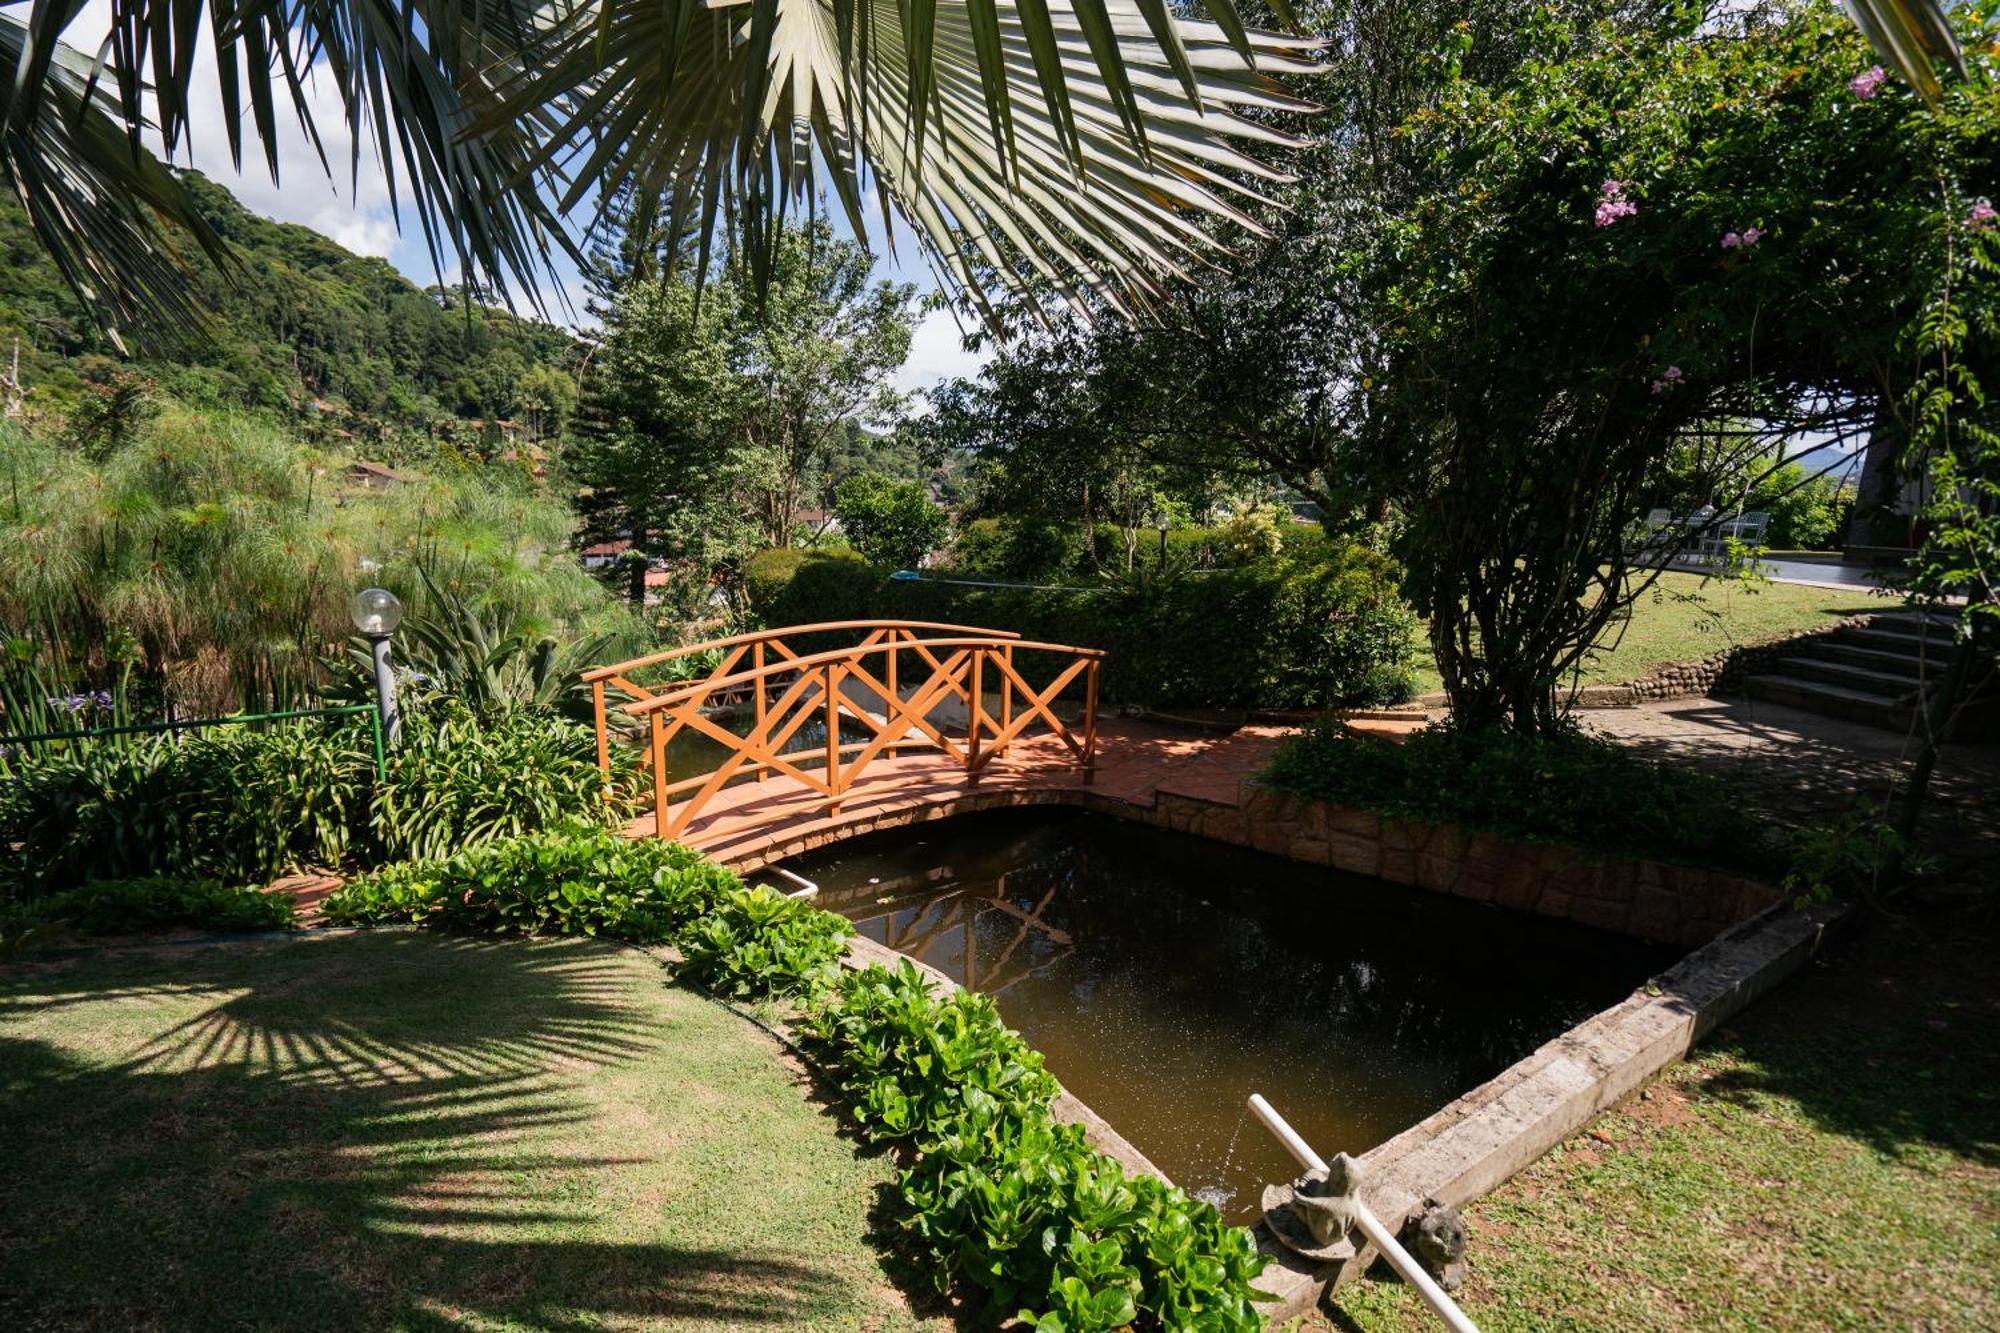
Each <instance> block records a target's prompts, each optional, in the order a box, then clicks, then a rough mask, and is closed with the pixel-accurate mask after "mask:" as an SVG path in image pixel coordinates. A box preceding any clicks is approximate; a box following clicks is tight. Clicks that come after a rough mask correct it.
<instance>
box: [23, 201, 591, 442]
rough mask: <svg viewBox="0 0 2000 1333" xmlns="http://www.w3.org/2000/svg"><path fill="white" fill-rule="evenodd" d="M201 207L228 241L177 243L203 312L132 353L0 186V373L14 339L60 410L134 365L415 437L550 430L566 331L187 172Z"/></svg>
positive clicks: (281, 408)
mask: <svg viewBox="0 0 2000 1333" xmlns="http://www.w3.org/2000/svg"><path fill="white" fill-rule="evenodd" d="M185 179H186V181H187V184H188V186H189V188H190V190H191V191H192V192H193V194H194V196H195V199H196V203H197V207H198V208H199V209H200V211H201V213H202V215H203V216H204V217H205V218H206V219H207V220H208V222H209V224H210V225H211V226H213V227H214V228H215V230H216V232H217V233H218V234H220V235H221V236H222V237H223V238H224V239H225V240H226V241H227V242H228V243H229V245H230V247H231V249H232V251H233V252H234V255H235V257H236V261H237V262H236V263H235V264H233V265H230V266H226V267H223V268H218V267H217V266H216V265H215V264H213V263H211V262H209V261H208V260H207V259H206V258H205V257H204V256H202V255H200V254H199V253H198V252H195V251H194V249H193V247H191V246H189V247H185V248H186V252H187V254H188V266H189V268H190V270H191V275H192V276H191V282H192V283H193V285H194V287H195V291H196V296H197V304H198V305H199V306H200V307H201V308H202V309H204V310H207V311H210V312H212V315H211V318H210V320H209V323H208V327H206V328H204V329H200V330H189V331H184V332H181V333H178V334H172V335H167V336H166V337H165V338H164V339H162V338H160V337H155V338H154V339H153V340H152V341H150V342H149V343H148V344H147V345H145V346H143V347H140V348H137V349H135V352H134V355H132V356H131V357H130V358H126V357H123V356H121V355H120V354H119V352H118V349H117V348H116V347H115V346H114V345H113V344H112V343H111V341H110V340H109V339H107V338H106V337H105V336H104V335H103V334H101V333H100V332H99V331H98V330H97V328H96V326H95V325H94V324H93V322H92V321H91V319H90V318H89V315H88V312H87V311H86V310H85V308H84V307H83V305H82V304H81V303H80V302H79V301H78V300H77V298H76V297H75V296H74V295H73V294H72V293H71V292H70V290H69V289H68V288H67V287H66V286H64V285H63V282H62V280H61V278H60V277H59V276H58V275H57V273H56V269H55V266H54V265H53V264H52V263H50V262H49V260H48V257H47V256H46V255H45V254H44V253H43V252H42V249H41V246H40V245H39V243H38V242H37V241H36V238H35V235H34V233H33V231H32V230H31V229H30V228H29V225H28V220H27V217H26V215H25V214H24V213H23V212H22V210H21V209H20V207H19V206H18V205H17V204H16V203H15V202H14V200H13V198H12V196H11V195H0V374H5V373H6V370H7V367H8V366H9V365H10V364H11V358H12V356H13V354H14V349H15V347H16V344H17V342H18V348H19V356H20V378H21V383H22V385H23V387H24V388H25V389H26V392H27V404H28V407H29V409H30V410H31V411H36V410H40V411H44V412H50V413H55V412H61V411H63V410H65V409H66V408H67V407H68V405H69V404H70V403H72V402H73V401H74V400H75V399H76V398H77V396H78V395H79V394H81V393H82V392H84V391H85V388H86V386H88V385H91V384H97V385H104V384H107V383H109V382H111V381H113V380H115V379H118V378H119V377H120V376H121V375H129V374H137V375H141V376H143V377H145V378H146V379H148V380H150V381H152V382H153V384H154V386H155V387H156V390H157V391H159V392H163V393H165V394H167V395H170V396H172V397H174V398H177V399H180V400H182V401H184V402H187V403H189V404H191V405H194V406H197V407H208V408H244V409H248V410H251V411H253V412H257V413H259V414H264V415H269V416H272V417H275V418H278V419H281V420H285V421H289V422H294V423H298V424H301V425H304V426H310V427H311V428H313V429H323V430H332V431H336V432H338V433H340V434H343V435H349V436H353V437H356V438H358V439H361V440H365V441H370V442H376V443H379V444H380V445H382V446H383V448H382V450H381V451H382V452H384V453H387V454H390V455H408V454H411V453H422V452H423V451H424V450H425V448H426V447H427V446H428V445H429V444H430V442H431V441H432V440H433V439H434V438H439V437H442V438H454V437H457V438H463V437H464V435H465V433H466V429H465V426H466V423H468V422H474V421H476V422H479V423H480V425H481V428H482V429H485V430H488V431H489V433H490V429H491V428H488V427H486V426H485V423H486V422H489V421H494V420H496V419H499V420H505V421H507V422H509V423H510V426H509V429H508V430H507V431H506V434H507V435H508V436H509V437H512V436H514V435H516V434H517V431H516V430H515V429H514V428H513V427H512V423H514V422H519V423H520V429H519V432H518V433H520V434H525V435H527V436H529V437H531V438H532V437H538V436H541V435H544V434H554V433H555V432H556V430H558V429H559V428H560V426H561V424H562V423H563V421H564V420H566V419H567V416H568V412H569V411H570V409H571V408H572V407H573V405H574V402H575V378H574V376H575V366H576V364H577V362H578V360H579V355H580V347H579V344H578V342H577V340H576V339H575V337H574V336H572V335H571V334H570V333H569V332H568V331H566V330H564V329H561V328H557V327H556V326H554V325H551V324H546V323H542V322H540V321H537V320H534V319H528V318H523V317H521V316H518V315H515V314H513V313H511V312H509V311H507V310H504V309H500V308H497V307H494V306H490V305H487V304H484V303H482V302H480V301H478V300H473V301H470V302H468V301H467V300H466V299H465V293H464V292H463V291H461V290H458V289H445V288H437V287H433V288H430V289H428V290H426V289H423V288H420V287H418V286H417V285H416V284H415V283H413V282H411V281H410V280H409V279H408V278H405V277H404V276H403V275H402V274H400V273H398V272H397V271H396V269H395V268H394V267H393V266H391V265H390V264H389V262H388V261H387V260H385V259H379V258H374V257H371V256H364V255H357V254H354V253H353V252H351V251H349V250H346V249H344V248H343V247H341V246H339V245H336V244H335V243H334V242H332V241H330V240H328V239H327V238H326V237H324V236H322V235H320V234H319V233H318V232H315V231H313V230H312V229H311V228H308V227H301V226H297V225H295V224H292V223H285V222H273V221H271V220H270V219H268V218H263V217H259V216H257V215H256V214H254V213H251V212H250V211H248V210H247V209H245V208H244V207H243V206H242V205H241V204H239V203H237V202H236V200H235V198H234V197H233V196H232V195H231V194H230V193H229V191H227V190H226V189H224V188H223V187H222V186H220V185H217V184H215V183H214V182H213V181H210V180H208V179H206V178H205V177H203V176H201V175H199V174H198V173H193V172H190V173H187V175H186V177H185Z"/></svg>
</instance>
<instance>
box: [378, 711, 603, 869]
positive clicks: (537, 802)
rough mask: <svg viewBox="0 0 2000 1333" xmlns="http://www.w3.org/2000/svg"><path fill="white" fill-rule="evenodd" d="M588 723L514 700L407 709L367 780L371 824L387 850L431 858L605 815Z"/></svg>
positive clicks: (390, 855)
mask: <svg viewBox="0 0 2000 1333" xmlns="http://www.w3.org/2000/svg"><path fill="white" fill-rule="evenodd" d="M603 786H604V778H603V775H602V774H601V773H599V772H598V769H597V741H596V737H595V736H594V734H593V733H592V732H591V730H590V729H589V728H588V727H584V726H580V725H578V724H576V723H574V722H569V721H566V720H564V719H562V718H559V717H552V716H549V715H547V714H544V713H537V712H531V711H528V710H525V709H517V710H514V711H512V712H508V713H504V714H500V715H498V716H489V717H486V718H480V717H476V716H474V715H473V714H472V713H471V712H469V711H467V710H466V709H465V708H463V707H462V706H460V705H458V704H456V703H450V702H444V703H440V704H437V705H435V706H433V707H432V708H431V709H429V710H426V711H423V712H417V713H412V714H410V715H409V716H408V719H407V720H406V722H405V725H404V731H403V737H402V743H401V744H400V745H398V746H397V747H396V748H395V749H394V750H392V751H391V752H390V755H389V769H388V775H387V777H386V778H385V779H384V780H383V781H382V782H381V783H380V784H378V785H377V786H376V787H375V791H374V799H373V802H372V805H371V811H370V816H371V824H372V829H373V832H374V836H375V840H376V842H377V843H378V845H379V846H380V848H381V852H382V854H383V856H384V857H385V858H386V859H388V860H404V859H406V858H412V857H425V858H436V857H440V856H444V855H447V854H449V853H450V852H452V851H453V850H455V849H458V848H463V847H470V846H474V845H477V844H479V843H482V842H491V841H493V840H494V839H496V838H509V837H516V836H519V835H521V834H524V833H533V832H535V831H536V830H538V829H545V828H552V827H557V826H560V825H568V824H576V823H579V822H583V823H600V824H601V823H607V822H609V821H610V820H611V819H612V818H614V817H615V816H616V815H617V814H618V813H620V811H621V809H622V806H621V805H620V804H619V803H618V802H616V800H615V799H614V802H613V803H612V804H607V803H606V802H605V799H604V795H603Z"/></svg>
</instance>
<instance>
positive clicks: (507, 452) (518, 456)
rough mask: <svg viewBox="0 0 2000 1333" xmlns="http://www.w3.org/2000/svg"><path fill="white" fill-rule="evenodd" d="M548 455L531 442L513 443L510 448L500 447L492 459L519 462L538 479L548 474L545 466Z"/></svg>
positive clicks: (500, 461) (498, 461)
mask: <svg viewBox="0 0 2000 1333" xmlns="http://www.w3.org/2000/svg"><path fill="white" fill-rule="evenodd" d="M548 457H549V456H548V455H547V454H545V453H543V452H542V451H541V450H540V449H537V448H536V447H535V446H534V445H532V444H529V445H515V446H513V447H511V448H507V449H502V450H501V451H500V452H499V453H497V454H495V455H493V461H494V462H496V463H519V464H520V465H521V466H522V467H524V468H526V469H527V470H528V475H530V476H532V477H534V478H535V479H536V480H537V481H540V480H542V479H543V478H545V477H547V476H548V475H549V469H548V467H547V466H546V464H547V461H548Z"/></svg>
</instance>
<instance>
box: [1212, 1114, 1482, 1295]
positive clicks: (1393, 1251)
mask: <svg viewBox="0 0 2000 1333" xmlns="http://www.w3.org/2000/svg"><path fill="white" fill-rule="evenodd" d="M1250 1109H1251V1110H1252V1111H1254V1112H1256V1114H1257V1118H1258V1119H1259V1120H1261V1121H1263V1122H1264V1128H1266V1129H1268V1130H1270V1131H1271V1133H1272V1134H1273V1135H1274V1136H1275V1137H1276V1138H1277V1140H1278V1142H1279V1143H1282V1144H1284V1145H1285V1151H1286V1152H1288V1153H1290V1154H1291V1155H1292V1158H1293V1160H1295V1161H1297V1162H1298V1164H1299V1165H1300V1166H1302V1167H1304V1168H1305V1169H1306V1170H1308V1171H1317V1172H1319V1173H1320V1174H1321V1175H1325V1174H1326V1171H1327V1166H1326V1161H1325V1159H1324V1158H1322V1157H1321V1156H1320V1155H1319V1154H1318V1153H1316V1152H1314V1151H1313V1150H1312V1145H1311V1144H1309V1143H1307V1142H1306V1141H1305V1139H1304V1138H1302V1137H1301V1136H1300V1135H1299V1132H1298V1131H1297V1130H1296V1129H1293V1128H1292V1127H1291V1125H1290V1124H1289V1123H1288V1122H1287V1121H1286V1120H1285V1118H1284V1117H1283V1116H1281V1115H1279V1114H1278V1112H1277V1110H1276V1108H1274V1107H1273V1106H1272V1105H1271V1103H1269V1102H1267V1101H1265V1100H1264V1095H1263V1094H1262V1093H1259V1092H1253V1093H1251V1094H1250ZM1354 1220H1355V1222H1356V1223H1358V1224H1359V1225H1360V1227H1361V1234H1362V1235H1364V1236H1366V1237H1368V1239H1369V1241H1370V1242H1371V1243H1373V1244H1374V1246H1375V1248H1376V1249H1378V1250H1380V1251H1382V1257H1383V1258H1385V1259H1387V1260H1388V1261H1389V1266H1390V1267H1391V1268H1393V1269H1395V1270H1396V1272H1397V1273H1398V1274H1400V1275H1401V1276H1402V1279H1403V1280H1404V1281H1405V1282H1407V1283H1409V1284H1410V1285H1411V1286H1413V1287H1415V1288H1416V1289H1417V1294H1418V1295H1419V1296H1422V1297H1423V1298H1424V1304H1425V1305H1428V1306H1430V1307H1431V1309H1432V1310H1434V1311H1436V1312H1437V1316H1438V1318H1440V1319H1442V1320H1444V1322H1445V1325H1446V1327H1448V1328H1450V1329H1451V1330H1452V1333H1479V1326H1478V1325H1477V1324H1475V1323H1473V1322H1472V1321H1471V1320H1470V1319H1468V1318H1466V1315H1465V1311H1463V1310H1461V1309H1459V1308H1458V1302H1456V1301H1454V1300H1453V1299H1452V1298H1451V1296H1450V1295H1449V1294H1447V1293H1446V1291H1445V1289H1444V1288H1443V1287H1440V1286H1439V1285H1438V1284H1437V1280H1436V1279H1435V1278H1433V1277H1432V1276H1431V1275H1430V1274H1429V1273H1428V1272H1426V1271H1424V1266H1423V1265H1422V1264H1420V1263H1418V1262H1417V1260H1416V1257H1415V1256H1414V1255H1412V1254H1411V1253H1410V1252H1409V1251H1408V1250H1406V1249H1404V1248H1403V1246H1402V1243H1401V1242H1400V1241H1398V1240H1397V1239H1396V1237H1395V1236H1394V1234H1393V1233H1391V1232H1390V1230H1389V1228H1387V1227H1385V1226H1383V1225H1382V1220H1381V1219H1380V1218H1378V1217H1376V1216H1375V1214H1374V1213H1373V1212H1372V1211H1371V1210H1370V1209H1369V1207H1368V1205H1367V1204H1365V1203H1363V1202H1361V1200H1360V1198H1359V1197H1358V1196H1357V1197H1356V1198H1355V1200H1354Z"/></svg>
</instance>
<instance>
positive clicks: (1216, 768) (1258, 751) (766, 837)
mask: <svg viewBox="0 0 2000 1333" xmlns="http://www.w3.org/2000/svg"><path fill="white" fill-rule="evenodd" d="M1364 725H1366V724H1364ZM1374 725H1375V726H1376V727H1379V728H1380V729H1382V730H1385V731H1386V730H1390V729H1392V728H1393V729H1394V730H1398V731H1400V730H1403V729H1405V724H1401V723H1393V724H1374ZM1410 725H1414V724H1410ZM1287 734H1289V729H1288V728H1284V727H1271V726H1248V727H1241V728H1238V729H1237V730H1235V731H1233V732H1229V733H1226V734H1223V733H1197V734H1191V733H1189V732H1185V731H1172V730H1168V729H1166V728H1163V727H1159V726H1154V725H1150V724H1147V723H1143V722H1134V721H1124V720H1120V721H1107V722H1104V723H1100V725H1099V728H1098V746H1099V751H1098V767H1097V777H1096V781H1095V782H1093V783H1090V784H1088V785H1086V784H1085V783H1084V781H1083V775H1082V773H1081V772H1080V771H1079V770H1078V769H1077V768H1076V767H1075V765H1074V761H1073V760H1072V759H1071V758H1070V756H1069V754H1068V752H1067V751H1065V750H1064V749H1063V747H1062V745H1061V743H1060V742H1058V741H1057V740H1056V739H1054V738H1053V737H1050V736H1035V737H1031V738H1028V739H1025V740H1021V741H1017V742H1015V743H1014V745H1013V747H1012V748H1011V749H1010V750H1009V751H1008V753H1007V756H1006V757H1005V758H1004V759H999V760H995V761H994V763H993V764H992V765H991V766H990V767H989V768H988V769H987V770H986V771H985V772H984V773H983V774H982V775H981V776H980V778H979V780H978V781H977V782H969V781H967V779H966V774H965V770H964V769H963V768H962V767H960V765H959V764H958V763H956V762H955V761H953V760H952V759H950V758H948V757H947V756H945V755H943V754H941V753H939V752H937V751H931V750H923V751H914V752H909V753H904V754H901V755H898V756H896V757H895V758H884V759H880V760H877V761H876V762H875V763H874V764H871V765H870V766H869V767H868V769H867V770H866V771H865V772H864V773H863V774H862V775H861V776H859V777H858V778H856V779H855V782H854V785H853V786H852V787H851V788H849V789H848V790H847V791H846V792H845V793H843V794H842V797H841V800H840V804H839V807H838V810H837V811H835V810H830V809H829V808H828V802H827V798H826V797H825V795H823V794H822V793H819V792H815V791H811V790H809V789H807V788H804V787H801V786H799V785H798V784H797V783H796V782H793V781H792V780H791V779H789V778H786V777H783V776H772V777H768V778H766V779H765V780H764V781H763V782H761V783H759V782H743V783H739V784H737V785H735V786H732V787H728V788H725V789H724V790H723V791H721V792H718V793H717V794H716V796H715V797H714V798H713V799H712V800H711V801H710V802H709V803H708V804H707V805H706V806H704V807H703V808H702V811H701V813H700V814H699V815H697V816H696V818H695V819H694V821H693V823H691V824H690V825H689V827H688V829H687V831H686V832H685V833H684V834H682V838H681V840H682V841H683V842H686V843H687V844H689V845H690V846H693V847H697V848H699V849H701V850H702V851H704V852H707V853H708V854H709V855H710V856H713V857H714V858H715V859H716V860H718V861H720V862H722V863H723V864H725V865H730V866H734V867H736V868H737V869H739V870H745V871H747V870H754V869H756V868H757V867H759V866H762V865H766V864H769V863H770V862H773V861H778V860H782V859H783V858H784V857H787V856H791V855H795V854H797V853H799V852H801V851H805V850H807V849H809V848H812V847H817V846H821V845H823V844H825V843H828V842H833V841H837V840H839V839H841V838H847V837H853V836H855V835H857V834H860V833H865V832H869V831H872V830H874V829H877V828H890V827H895V826H897V825H902V824H911V823H916V822H918V821H920V820H925V819H936V818H941V817H943V816H945V815H949V814H956V813H961V812H964V811H970V810H981V809H993V808H1000V807H1005V806H1014V805H1033V804H1040V803H1045V802H1046V803H1076V804H1086V805H1090V806H1094V807H1096V808H1099V809H1110V810H1113V811H1115V809H1116V807H1117V805H1119V804H1120V803H1122V804H1126V805H1131V806H1134V807H1137V808H1139V809H1151V808H1152V807H1153V805H1154V804H1155V803H1156V802H1157V801H1158V799H1159V797H1160V795H1161V794H1162V793H1163V792H1164V793H1171V794H1173V795H1177V796H1187V797H1193V798H1195V799H1197V800H1205V801H1213V802H1216V803H1217V804H1222V805H1236V804H1239V803H1240V801H1241V799H1242V793H1243V785H1244V783H1245V781H1246V780H1248V779H1249V778H1251V777H1252V776H1254V775H1255V774H1256V773H1258V772H1259V771H1261V770H1262V769H1263V768H1264V766H1265V765H1266V764H1267V763H1269V762H1270V758H1271V751H1272V750H1273V749H1274V748H1275V747H1276V746H1277V744H1278V742H1279V741H1280V740H1282V739H1283V738H1284V737H1285V736H1286V735H1287ZM626 833H627V835H628V836H631V837H650V836H652V833H653V818H652V816H651V815H650V814H648V815H646V816H644V817H642V818H640V819H638V820H635V821H633V823H632V824H630V825H629V826H628V827H627V829H626Z"/></svg>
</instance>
